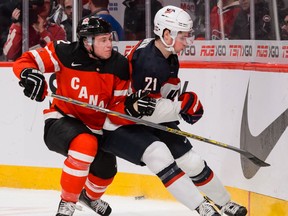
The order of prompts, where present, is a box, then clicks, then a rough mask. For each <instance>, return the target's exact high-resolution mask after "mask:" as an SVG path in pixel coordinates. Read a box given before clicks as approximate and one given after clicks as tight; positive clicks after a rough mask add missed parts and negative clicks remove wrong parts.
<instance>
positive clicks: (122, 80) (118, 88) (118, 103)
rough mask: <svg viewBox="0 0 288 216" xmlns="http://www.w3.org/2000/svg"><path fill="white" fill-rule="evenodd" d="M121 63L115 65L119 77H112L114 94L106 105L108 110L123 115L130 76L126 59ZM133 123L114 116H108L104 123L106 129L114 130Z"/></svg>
mask: <svg viewBox="0 0 288 216" xmlns="http://www.w3.org/2000/svg"><path fill="white" fill-rule="evenodd" d="M121 62H122V63H120V64H118V65H115V67H117V68H118V71H120V73H121V75H116V76H114V88H113V89H114V92H113V95H112V99H111V100H110V102H109V104H108V107H107V108H108V109H109V110H112V111H116V112H119V113H122V114H125V111H124V108H125V105H124V103H125V100H126V97H127V95H128V90H129V88H130V74H129V65H128V61H127V59H126V58H123V61H121ZM132 123H133V122H131V121H129V120H126V119H123V118H120V117H117V116H114V115H108V116H107V119H106V121H105V126H104V128H105V127H106V129H107V128H108V129H111V128H116V127H118V126H120V125H126V124H132Z"/></svg>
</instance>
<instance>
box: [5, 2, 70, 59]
mask: <svg viewBox="0 0 288 216" xmlns="http://www.w3.org/2000/svg"><path fill="white" fill-rule="evenodd" d="M50 10H51V2H50V0H44V4H43V5H38V6H37V7H34V5H32V7H31V9H30V11H29V49H35V48H37V47H39V46H41V47H44V46H45V45H46V44H47V43H48V42H50V41H53V40H65V39H66V33H65V31H64V30H63V29H62V28H61V27H60V26H58V25H56V24H55V23H51V22H50V21H48V20H47V17H48V16H49V14H50ZM21 16H22V15H21V10H20V9H19V8H15V9H14V11H13V13H12V21H13V24H12V25H11V26H10V29H9V35H8V38H7V41H6V43H5V45H4V49H3V52H4V54H5V55H6V57H7V60H8V61H11V60H12V61H14V60H16V59H17V58H18V57H20V56H21V54H22V24H21Z"/></svg>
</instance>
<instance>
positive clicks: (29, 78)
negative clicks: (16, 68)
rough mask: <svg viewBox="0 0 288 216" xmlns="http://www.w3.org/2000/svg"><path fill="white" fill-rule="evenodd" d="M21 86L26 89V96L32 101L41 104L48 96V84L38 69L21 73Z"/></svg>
mask: <svg viewBox="0 0 288 216" xmlns="http://www.w3.org/2000/svg"><path fill="white" fill-rule="evenodd" d="M20 77H21V80H20V82H19V84H20V86H22V87H24V91H23V92H24V94H25V95H26V96H27V97H29V98H30V99H31V100H36V101H38V102H41V101H43V100H44V99H45V97H46V95H47V83H46V81H45V77H44V76H43V74H42V73H41V72H40V71H39V70H36V69H33V68H26V69H24V70H23V71H22V72H21V75H20Z"/></svg>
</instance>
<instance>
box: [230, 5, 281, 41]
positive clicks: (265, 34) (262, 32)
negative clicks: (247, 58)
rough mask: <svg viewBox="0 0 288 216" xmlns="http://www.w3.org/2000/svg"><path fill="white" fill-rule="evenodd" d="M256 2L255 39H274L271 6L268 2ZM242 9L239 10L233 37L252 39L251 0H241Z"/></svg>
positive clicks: (232, 33)
mask: <svg viewBox="0 0 288 216" xmlns="http://www.w3.org/2000/svg"><path fill="white" fill-rule="evenodd" d="M254 2H255V39H256V40H273V39H275V35H274V34H273V32H272V28H271V22H272V18H271V16H270V11H269V7H268V5H267V3H266V2H264V1H261V0H254ZM239 3H240V6H241V11H240V12H239V14H238V16H237V18H236V20H235V22H234V25H233V28H232V31H231V39H244V40H249V39H251V36H250V13H251V11H250V0H239Z"/></svg>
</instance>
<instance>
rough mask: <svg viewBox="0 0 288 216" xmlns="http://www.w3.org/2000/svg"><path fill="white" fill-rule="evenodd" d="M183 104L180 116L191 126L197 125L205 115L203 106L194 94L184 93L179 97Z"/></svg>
mask: <svg viewBox="0 0 288 216" xmlns="http://www.w3.org/2000/svg"><path fill="white" fill-rule="evenodd" d="M178 100H179V101H182V103H181V110H180V114H181V116H182V118H183V119H184V120H185V121H186V122H188V123H189V124H194V123H196V122H197V121H198V120H199V119H200V118H201V117H202V115H203V112H204V110H203V106H202V104H201V102H200V101H199V99H198V96H197V95H196V94H195V93H194V92H184V93H183V94H181V95H180V96H179V99H178Z"/></svg>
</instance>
